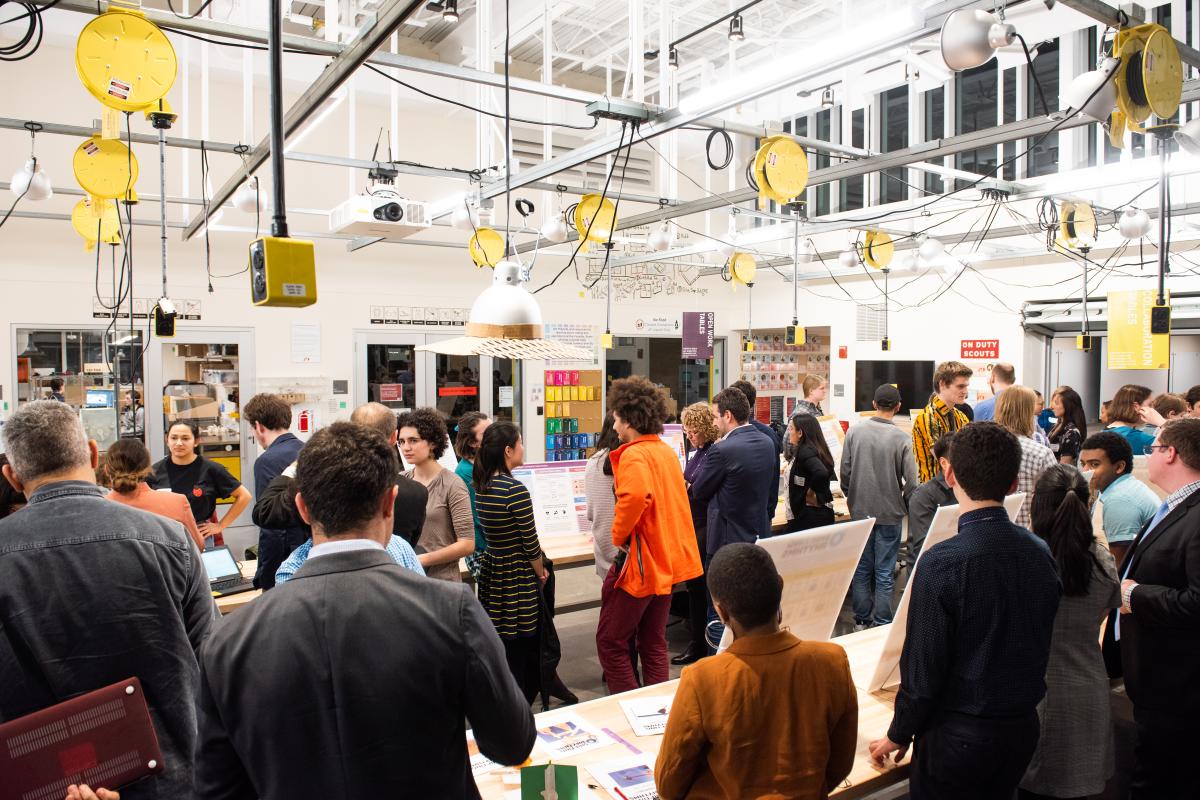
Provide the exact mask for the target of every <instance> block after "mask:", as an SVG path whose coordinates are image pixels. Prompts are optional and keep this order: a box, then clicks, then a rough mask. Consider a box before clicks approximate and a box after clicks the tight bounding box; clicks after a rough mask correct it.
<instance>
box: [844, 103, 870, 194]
mask: <svg viewBox="0 0 1200 800" xmlns="http://www.w3.org/2000/svg"><path fill="white" fill-rule="evenodd" d="M866 139H867V112H866V109H863V108H860V109H857V110H855V111H854V112H853V113H851V114H850V146H851V147H866V146H867V145H866ZM842 140H843V141H845V137H844V136H843V137H842ZM865 186H866V178H865V177H860V178H849V179H847V180H844V181H842V210H843V211H846V210H850V209H855V208H862V207H863V195H864V188H865Z"/></svg>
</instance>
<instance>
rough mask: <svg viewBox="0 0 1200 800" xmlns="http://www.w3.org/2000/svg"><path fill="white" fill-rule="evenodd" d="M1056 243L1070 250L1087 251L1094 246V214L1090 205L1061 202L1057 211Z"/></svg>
mask: <svg viewBox="0 0 1200 800" xmlns="http://www.w3.org/2000/svg"><path fill="white" fill-rule="evenodd" d="M1058 218H1059V225H1058V234H1059V235H1058V242H1059V244H1060V245H1062V246H1064V247H1068V248H1070V249H1071V250H1088V249H1091V248H1092V247H1094V246H1095V244H1096V212H1095V210H1094V209H1093V208H1092V206H1091V204H1090V203H1085V202H1082V201H1075V200H1066V201H1063V203H1062V205H1061V206H1060V207H1059V211H1058Z"/></svg>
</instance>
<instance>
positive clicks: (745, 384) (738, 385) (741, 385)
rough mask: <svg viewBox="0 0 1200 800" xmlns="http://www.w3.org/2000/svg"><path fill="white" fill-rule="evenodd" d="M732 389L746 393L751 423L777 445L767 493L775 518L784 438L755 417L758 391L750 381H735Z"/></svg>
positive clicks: (768, 503) (769, 506)
mask: <svg viewBox="0 0 1200 800" xmlns="http://www.w3.org/2000/svg"><path fill="white" fill-rule="evenodd" d="M729 388H730V389H737V390H738V391H739V392H741V393H742V394H744V395H746V402H748V403H749V404H750V424H751V425H753V426H754V428H755V429H756V430H757V431H758V432H759V433H761V434H763V435H764V436H766V437H767V438H768V439H770V440H771V444H773V445H775V460H774V461H773V462H772V469H771V478H770V485H771V488H770V489H769V490H768V491H769V492H770V494H768V495H767V518H768V519H775V508H776V507H777V506H778V505H779V472H780V469H781V467H780V464H779V457H780V456H782V455H783V440H781V439H780V438H779V434H778V433H776V432H775V429H774V428H772V427H771V426H770V425H768V424H766V423H765V422H760V421H758V420H757V419H755V418H754V404H755V403H756V402H757V401H758V391H757V390H756V389H755V388H754V386H753V385H751V383H750V382H749V381H734V382H733V383H732V384H730V386H729Z"/></svg>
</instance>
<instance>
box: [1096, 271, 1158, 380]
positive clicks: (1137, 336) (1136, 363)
mask: <svg viewBox="0 0 1200 800" xmlns="http://www.w3.org/2000/svg"><path fill="white" fill-rule="evenodd" d="M1154 298H1155V292H1154V290H1153V289H1149V290H1145V291H1142V290H1132V291H1124V292H1109V293H1108V368H1109V369H1167V368H1168V367H1169V366H1170V363H1171V336H1170V334H1167V333H1160V334H1153V333H1150V313H1151V309H1153V308H1154Z"/></svg>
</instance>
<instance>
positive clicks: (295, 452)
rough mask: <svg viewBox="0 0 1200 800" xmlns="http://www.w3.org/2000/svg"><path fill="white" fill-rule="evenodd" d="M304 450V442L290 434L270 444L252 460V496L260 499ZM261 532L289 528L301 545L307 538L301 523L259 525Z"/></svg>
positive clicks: (280, 530) (272, 531)
mask: <svg viewBox="0 0 1200 800" xmlns="http://www.w3.org/2000/svg"><path fill="white" fill-rule="evenodd" d="M303 448H304V442H302V441H300V440H299V439H297V438H296V437H295V436H293V435H292V434H290V433H285V434H283V435H281V436H280V437H279V438H278V439H276V440H275V441H273V442H271V446H270V447H268V448H267V449H266V450H265V451H263V454H262V455H260V456H259V457H258V458H256V459H254V496H255V497H261V496H262V495H263V493H264V492H266V490H267V487H268V486H269V485H270V484H271V481H273V480H275V479H276V478H278V477H279V476H280V474H281V473H282V472H283V471H284V470H285V469H287V468H288V466H290V465H291V464H292V463H293V462H294V461H295V460H296V459H297V458H298V457H299V455H300V451H301V450H302V449H303ZM259 527H260V528H262V530H261V531H260V533H282V534H287V533H289V530H288V529H289V528H290V529H291V531H290V532H291V533H292V534H293V536H292V537H290V538H292V539H294V538H296V537H295V535H294V534H296V533H297V531H298V532H299V534H300V535H299V539H300V541H299V543H303V542H304V540H305V539H306V538H307V533H308V531H307V530H306V529H307V527H308V526H307V525H305V524H304V523H303V521H301V523H300V524H299V525H284V526H278V527H276V526H270V525H266V526H263V525H260V526H259Z"/></svg>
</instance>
